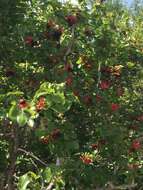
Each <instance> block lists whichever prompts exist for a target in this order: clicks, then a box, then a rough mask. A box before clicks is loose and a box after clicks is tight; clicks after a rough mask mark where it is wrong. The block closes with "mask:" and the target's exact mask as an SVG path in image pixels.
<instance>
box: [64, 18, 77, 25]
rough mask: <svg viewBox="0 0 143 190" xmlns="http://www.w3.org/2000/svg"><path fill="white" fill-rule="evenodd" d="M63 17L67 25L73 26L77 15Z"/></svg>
mask: <svg viewBox="0 0 143 190" xmlns="http://www.w3.org/2000/svg"><path fill="white" fill-rule="evenodd" d="M65 19H66V21H67V23H68V24H69V26H73V25H74V24H76V23H77V17H76V16H75V15H68V16H67V17H65Z"/></svg>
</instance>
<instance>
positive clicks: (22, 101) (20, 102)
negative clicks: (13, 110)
mask: <svg viewBox="0 0 143 190" xmlns="http://www.w3.org/2000/svg"><path fill="white" fill-rule="evenodd" d="M18 106H19V108H20V109H24V108H26V107H27V106H28V104H27V102H26V100H24V99H23V98H22V99H20V100H19V104H18Z"/></svg>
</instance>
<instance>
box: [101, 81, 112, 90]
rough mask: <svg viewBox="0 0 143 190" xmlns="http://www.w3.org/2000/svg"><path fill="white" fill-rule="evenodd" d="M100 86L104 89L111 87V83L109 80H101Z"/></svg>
mask: <svg viewBox="0 0 143 190" xmlns="http://www.w3.org/2000/svg"><path fill="white" fill-rule="evenodd" d="M99 86H100V88H101V89H102V90H106V89H108V88H110V83H109V81H101V83H100V85H99Z"/></svg>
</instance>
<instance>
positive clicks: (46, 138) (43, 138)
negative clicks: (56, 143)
mask: <svg viewBox="0 0 143 190" xmlns="http://www.w3.org/2000/svg"><path fill="white" fill-rule="evenodd" d="M40 141H41V143H43V144H48V143H49V142H50V136H49V135H48V136H42V137H41V138H40Z"/></svg>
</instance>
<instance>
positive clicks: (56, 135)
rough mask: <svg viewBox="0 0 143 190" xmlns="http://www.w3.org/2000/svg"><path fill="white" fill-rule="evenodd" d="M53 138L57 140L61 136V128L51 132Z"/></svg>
mask: <svg viewBox="0 0 143 190" xmlns="http://www.w3.org/2000/svg"><path fill="white" fill-rule="evenodd" d="M50 136H51V138H52V139H53V140H56V139H58V138H59V137H60V136H61V130H60V129H58V128H57V129H54V131H53V132H52V133H51V135H50Z"/></svg>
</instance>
